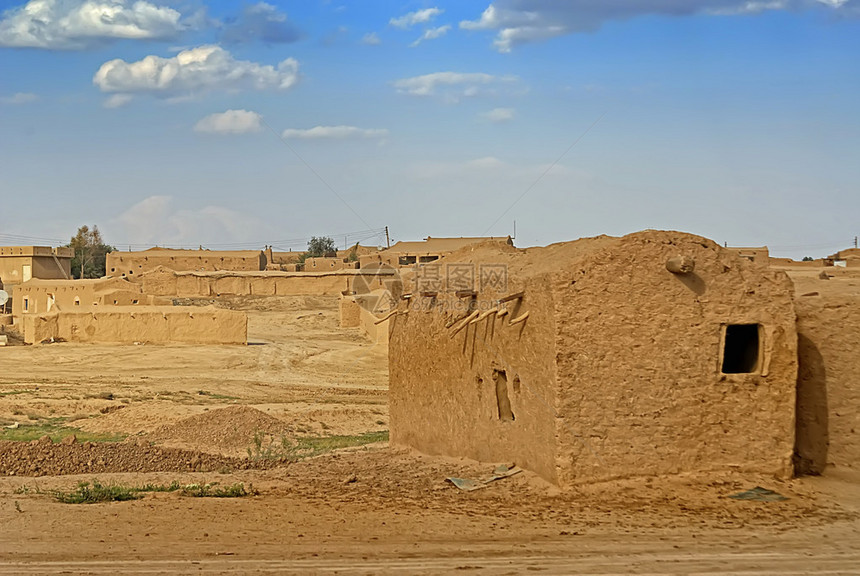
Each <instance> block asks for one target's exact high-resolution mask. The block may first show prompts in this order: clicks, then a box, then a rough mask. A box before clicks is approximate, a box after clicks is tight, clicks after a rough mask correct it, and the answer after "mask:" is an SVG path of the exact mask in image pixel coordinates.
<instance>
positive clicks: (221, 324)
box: [23, 306, 248, 344]
mask: <svg viewBox="0 0 860 576" xmlns="http://www.w3.org/2000/svg"><path fill="white" fill-rule="evenodd" d="M23 332H24V342H26V343H27V344H36V343H39V342H44V341H46V340H48V341H50V340H51V339H54V340H58V339H60V340H65V341H68V342H88V343H104V344H131V343H135V342H141V343H148V344H246V343H247V341H248V317H247V316H246V314H245V313H244V312H237V311H234V310H223V309H218V308H214V307H206V308H194V309H192V310H189V309H188V308H184V307H176V308H174V307H141V308H135V309H131V308H128V307H109V306H105V307H103V308H100V309H92V310H90V311H86V312H78V311H72V312H53V313H49V314H33V315H27V316H24V317H23Z"/></svg>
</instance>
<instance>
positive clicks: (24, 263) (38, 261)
mask: <svg viewBox="0 0 860 576" xmlns="http://www.w3.org/2000/svg"><path fill="white" fill-rule="evenodd" d="M73 256H74V254H73V252H72V249H71V248H51V247H50V246H0V286H6V287H7V288H6V290H7V291H9V288H11V287H12V286H16V285H18V284H21V283H22V282H26V281H28V280H30V279H31V278H43V279H48V280H50V279H60V278H66V279H68V278H71V265H72V257H73Z"/></svg>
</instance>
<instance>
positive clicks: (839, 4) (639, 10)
mask: <svg viewBox="0 0 860 576" xmlns="http://www.w3.org/2000/svg"><path fill="white" fill-rule="evenodd" d="M857 3H858V0H699V1H696V2H691V1H690V0H641V1H636V2H630V1H623V0H612V1H609V0H568V1H566V2H561V1H559V0H496V1H495V2H493V3H492V4H490V5H489V6H488V7H487V8H486V9H485V10H484V12H483V13H482V14H481V15H480V17H478V18H477V19H476V20H464V21H462V22H460V28H462V29H464V30H494V31H496V37H495V40H494V41H493V45H494V46H495V48H496V50H498V51H499V52H510V51H511V50H512V49H513V48H515V47H516V46H519V45H522V44H526V43H529V42H536V41H540V40H546V39H549V38H553V37H556V36H562V35H565V34H573V33H576V32H588V31H593V30H596V29H598V28H600V26H602V25H603V24H604V23H605V22H608V21H613V20H615V21H618V20H628V19H630V18H635V17H637V16H644V15H662V16H689V15H693V14H723V15H732V14H750V13H758V12H764V11H768V10H797V9H803V8H814V7H821V6H827V7H828V8H830V9H834V10H838V9H843V10H845V11H847V10H849V9H850V6H856V5H857Z"/></svg>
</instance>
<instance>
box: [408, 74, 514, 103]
mask: <svg viewBox="0 0 860 576" xmlns="http://www.w3.org/2000/svg"><path fill="white" fill-rule="evenodd" d="M516 81H517V77H516V76H493V75H492V74H485V73H483V72H472V73H460V72H434V73H433V74H424V75H423V76H413V77H412V78H402V79H400V80H395V81H394V82H393V85H394V87H395V88H396V89H397V91H398V92H400V93H401V94H410V95H412V96H433V95H436V94H442V95H443V96H444V97H445V98H446V99H447V100H450V101H457V100H458V99H459V98H460V97H461V96H468V97H471V96H477V95H478V94H480V93H481V91H482V90H483V89H485V88H486V87H488V86H492V85H496V84H501V83H511V82H516Z"/></svg>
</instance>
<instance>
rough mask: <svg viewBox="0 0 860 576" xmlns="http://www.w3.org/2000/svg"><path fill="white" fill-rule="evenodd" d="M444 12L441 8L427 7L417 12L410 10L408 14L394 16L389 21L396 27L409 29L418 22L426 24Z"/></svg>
mask: <svg viewBox="0 0 860 576" xmlns="http://www.w3.org/2000/svg"><path fill="white" fill-rule="evenodd" d="M442 12H444V10H441V9H439V8H427V9H425V10H418V11H416V12H409V13H408V14H404V15H403V16H400V17H398V18H392V19H391V20H389V21H388V23H389V24H391V25H392V26H394V27H395V28H402V29H404V30H405V29H407V28H410V27H412V26H415V25H416V24H426V23H427V22H430V21H431V20H433V19H434V18H435V17H436V16H438V15H439V14H441V13H442Z"/></svg>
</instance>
